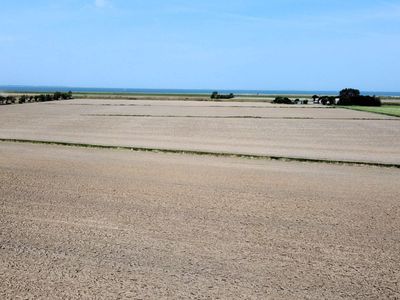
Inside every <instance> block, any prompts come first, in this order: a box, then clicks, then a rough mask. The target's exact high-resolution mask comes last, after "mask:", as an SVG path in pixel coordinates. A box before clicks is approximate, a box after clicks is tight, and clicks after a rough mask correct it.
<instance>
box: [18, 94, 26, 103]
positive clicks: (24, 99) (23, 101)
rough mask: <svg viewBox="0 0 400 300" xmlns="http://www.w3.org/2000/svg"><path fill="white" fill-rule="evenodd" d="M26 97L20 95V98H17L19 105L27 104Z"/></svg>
mask: <svg viewBox="0 0 400 300" xmlns="http://www.w3.org/2000/svg"><path fill="white" fill-rule="evenodd" d="M27 100H28V97H27V96H26V95H22V96H21V97H19V103H25V102H27Z"/></svg>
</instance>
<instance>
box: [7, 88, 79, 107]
mask: <svg viewBox="0 0 400 300" xmlns="http://www.w3.org/2000/svg"><path fill="white" fill-rule="evenodd" d="M68 99H72V92H71V91H69V92H68V93H62V92H55V93H54V94H40V95H20V96H0V104H18V103H20V104H22V103H31V102H48V101H54V100H68Z"/></svg>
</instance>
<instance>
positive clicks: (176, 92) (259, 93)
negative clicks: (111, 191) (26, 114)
mask: <svg viewBox="0 0 400 300" xmlns="http://www.w3.org/2000/svg"><path fill="white" fill-rule="evenodd" d="M70 90H71V91H72V92H73V93H75V94H92V95H95V94H98V95H121V96H124V95H125V96H129V95H132V96H134V95H142V96H163V95H165V96H204V95H210V94H211V93H212V92H213V91H214V90H212V89H123V88H82V87H63V86H19V85H18V86H17V85H15V86H14V85H0V92H3V93H51V92H56V91H60V92H68V91H70ZM215 90H216V91H218V92H220V93H227V94H228V93H233V94H235V95H238V96H243V97H271V96H276V95H279V96H282V95H288V96H300V97H301V96H305V97H307V96H312V95H337V94H338V93H339V92H338V91H322V90H321V91H320V90H315V91H301V90H223V89H221V90H217V89H215ZM362 93H363V94H365V95H371V96H372V95H376V96H384V97H400V92H381V91H362Z"/></svg>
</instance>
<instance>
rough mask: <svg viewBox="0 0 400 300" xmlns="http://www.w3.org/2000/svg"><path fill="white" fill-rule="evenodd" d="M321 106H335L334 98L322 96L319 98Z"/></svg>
mask: <svg viewBox="0 0 400 300" xmlns="http://www.w3.org/2000/svg"><path fill="white" fill-rule="evenodd" d="M319 100H320V102H321V104H322V105H334V104H335V97H332V96H323V97H321V98H319Z"/></svg>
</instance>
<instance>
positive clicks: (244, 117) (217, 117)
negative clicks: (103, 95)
mask: <svg viewBox="0 0 400 300" xmlns="http://www.w3.org/2000/svg"><path fill="white" fill-rule="evenodd" d="M81 116H88V117H131V118H192V119H193V118H194V119H196V118H197V119H265V120H334V121H347V120H349V121H400V119H399V118H392V119H389V118H386V119H384V118H330V117H327V118H314V117H265V116H247V115H243V116H201V115H197V116H196V115H180V116H179V115H144V114H142V115H140V114H82V115H81Z"/></svg>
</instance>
